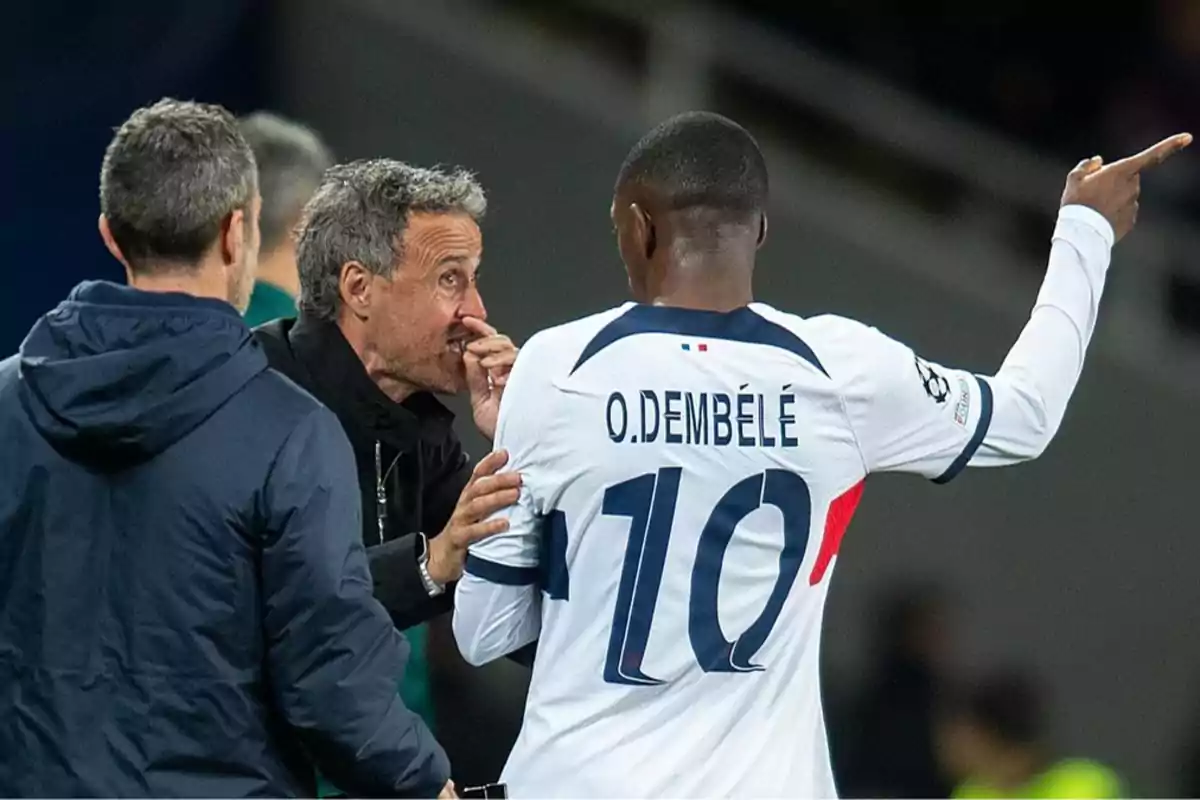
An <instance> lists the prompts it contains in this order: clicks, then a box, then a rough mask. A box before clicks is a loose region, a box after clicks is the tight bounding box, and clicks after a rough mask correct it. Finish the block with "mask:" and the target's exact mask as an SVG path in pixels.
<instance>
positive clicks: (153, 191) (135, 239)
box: [100, 98, 258, 272]
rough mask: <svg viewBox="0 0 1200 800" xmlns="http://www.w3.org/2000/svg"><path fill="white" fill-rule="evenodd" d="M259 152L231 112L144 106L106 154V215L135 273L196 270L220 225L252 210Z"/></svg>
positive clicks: (171, 104)
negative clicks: (233, 215)
mask: <svg viewBox="0 0 1200 800" xmlns="http://www.w3.org/2000/svg"><path fill="white" fill-rule="evenodd" d="M257 191H258V175H257V170H256V168H255V164H254V153H253V152H252V151H251V150H250V145H249V144H247V143H246V140H245V139H244V138H243V137H242V135H241V133H239V132H238V127H237V120H235V119H234V117H233V115H232V114H230V113H229V112H228V111H227V110H226V109H224V108H222V107H221V106H217V105H209V104H206V103H193V102H185V101H180V100H173V99H170V98H166V99H163V100H159V101H158V102H157V103H155V104H154V105H152V106H148V107H146V108H139V109H138V110H137V111H135V112H133V114H132V115H131V116H130V117H129V119H127V120H126V121H125V122H124V124H122V125H121V127H120V128H118V129H117V132H116V135H115V136H114V137H113V139H112V141H111V142H110V143H109V145H108V149H107V150H105V152H104V163H103V164H102V166H101V167H100V210H101V211H102V212H103V214H104V216H105V217H106V218H107V220H108V227H109V230H110V231H111V232H112V237H113V239H114V240H115V241H116V243H117V246H118V247H120V249H121V254H122V255H123V256H124V257H125V260H126V262H128V264H129V267H130V269H132V270H133V271H134V272H143V271H148V270H154V269H163V268H170V269H178V268H180V267H183V268H187V267H192V266H195V265H196V264H197V263H198V262H199V261H200V259H201V258H202V257H203V255H204V254H205V253H206V252H207V251H208V249H209V248H210V247H211V246H212V244H213V242H214V241H216V238H217V236H218V235H219V234H220V231H221V222H222V220H224V219H225V217H226V216H228V215H229V214H230V213H232V212H233V211H234V210H236V209H245V210H247V212H248V211H249V209H250V206H251V201H252V199H253V197H254V195H255V193H256V192H257Z"/></svg>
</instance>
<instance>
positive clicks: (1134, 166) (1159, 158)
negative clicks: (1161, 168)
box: [1113, 133, 1192, 173]
mask: <svg viewBox="0 0 1200 800" xmlns="http://www.w3.org/2000/svg"><path fill="white" fill-rule="evenodd" d="M1191 143H1192V135H1191V134H1190V133H1177V134H1175V135H1174V136H1168V137H1167V138H1166V139H1163V140H1162V141H1161V142H1159V143H1158V144H1156V145H1153V146H1151V147H1147V148H1146V149H1145V150H1143V151H1142V152H1140V153H1138V154H1137V155H1134V156H1129V158H1123V159H1121V160H1120V161H1118V162H1117V163H1115V164H1113V166H1114V167H1119V168H1121V169H1123V170H1125V171H1127V172H1129V173H1138V172H1141V171H1142V170H1144V169H1146V168H1147V167H1154V166H1158V165H1159V164H1161V163H1162V162H1164V161H1166V160H1167V159H1168V158H1170V157H1171V156H1173V155H1175V154H1176V153H1178V152H1179V151H1180V150H1182V149H1183V148H1185V147H1187V146H1188V145H1189V144H1191Z"/></svg>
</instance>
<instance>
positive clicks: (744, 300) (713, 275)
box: [649, 259, 754, 311]
mask: <svg viewBox="0 0 1200 800" xmlns="http://www.w3.org/2000/svg"><path fill="white" fill-rule="evenodd" d="M750 276H751V270H750V268H749V266H742V267H737V266H730V265H728V264H716V263H711V261H709V260H708V259H690V260H689V261H688V262H686V263H683V264H674V265H671V266H670V267H668V268H667V269H665V270H664V272H663V276H662V280H661V281H659V282H658V286H657V287H655V288H654V289H652V291H651V292H650V293H649V294H650V296H651V299H650V303H651V304H652V305H656V306H670V307H673V308H694V309H698V310H702V311H733V310H734V309H736V308H742V307H743V306H746V305H748V304H749V303H751V302H753V300H754V290H753V288H752V286H751V277H750Z"/></svg>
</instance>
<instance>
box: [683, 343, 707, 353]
mask: <svg viewBox="0 0 1200 800" xmlns="http://www.w3.org/2000/svg"><path fill="white" fill-rule="evenodd" d="M682 347H683V349H684V350H689V351H690V350H691V349H692V346H691V345H690V344H687V343H686V342H685V343H684V344H683V345H682ZM696 349H697V350H699V351H700V352H701V353H707V352H708V345H707V344H705V343H703V342H701V343H699V344H697V345H696Z"/></svg>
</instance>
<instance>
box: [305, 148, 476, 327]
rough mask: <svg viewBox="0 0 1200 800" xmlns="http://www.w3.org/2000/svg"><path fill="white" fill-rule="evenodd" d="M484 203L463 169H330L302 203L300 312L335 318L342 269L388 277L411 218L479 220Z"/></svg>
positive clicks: (388, 165)
mask: <svg viewBox="0 0 1200 800" xmlns="http://www.w3.org/2000/svg"><path fill="white" fill-rule="evenodd" d="M486 211H487V198H486V197H485V195H484V192H483V187H482V186H480V185H479V183H478V182H477V181H476V180H475V177H474V175H472V174H471V173H470V172H467V171H465V170H453V171H442V170H440V169H436V168H435V169H424V168H421V167H414V166H410V165H408V164H404V163H402V162H399V161H393V160H391V159H371V160H366V161H353V162H351V163H349V164H341V165H338V166H336V167H333V168H332V169H330V170H329V171H328V172H326V173H325V179H324V180H323V181H322V182H321V186H320V187H319V188H318V189H317V192H316V194H314V195H313V197H312V199H311V200H309V201H308V205H306V206H305V208H304V215H303V217H302V219H301V223H300V228H299V234H298V236H297V239H296V260H297V263H298V265H299V268H300V308H301V310H302V311H304V312H305V313H307V314H310V315H312V316H315V317H319V318H321V319H334V318H335V317H336V316H337V311H338V308H339V307H340V305H341V293H340V291H339V287H338V283H339V280H340V278H341V273H342V266H343V265H345V264H346V263H347V262H350V261H357V262H359V263H360V264H362V265H363V266H364V267H366V268H367V269H369V270H370V271H371V272H373V273H375V274H376V275H383V276H386V277H391V275H392V273H393V272H394V271H395V269H396V267H397V265H398V264H399V262H400V259H401V257H402V255H403V253H402V250H401V248H402V245H403V239H404V229H405V227H406V226H407V224H408V216H409V214H412V213H414V212H432V213H436V214H454V213H459V214H467V215H469V216H470V217H471V218H472V219H474V220H476V221H479V220H480V219H482V217H483V215H484V213H485V212H486Z"/></svg>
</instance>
